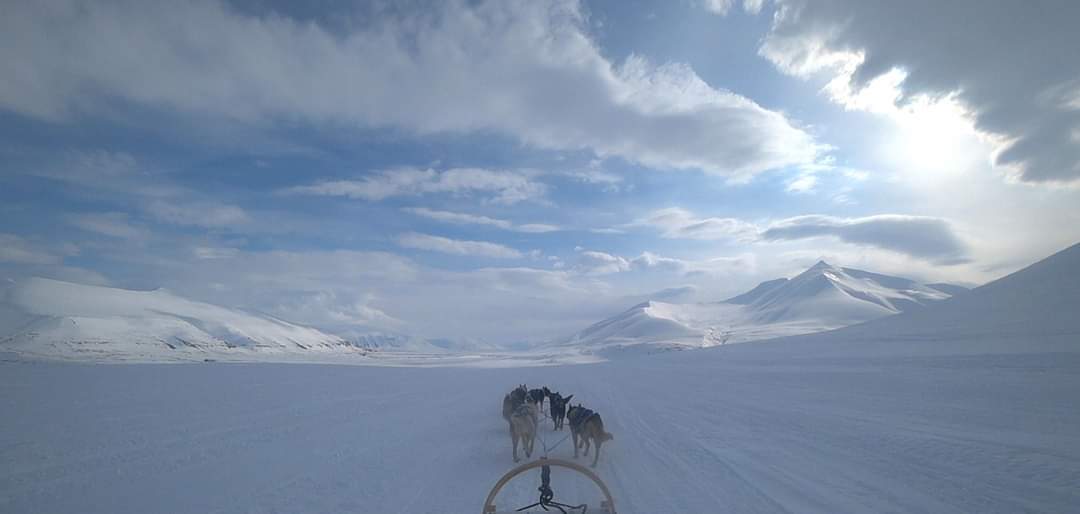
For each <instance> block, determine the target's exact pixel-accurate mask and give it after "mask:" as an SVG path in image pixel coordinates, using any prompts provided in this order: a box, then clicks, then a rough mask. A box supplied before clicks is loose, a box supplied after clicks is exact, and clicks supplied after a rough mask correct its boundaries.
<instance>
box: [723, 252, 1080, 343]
mask: <svg viewBox="0 0 1080 514" xmlns="http://www.w3.org/2000/svg"><path fill="white" fill-rule="evenodd" d="M1078 313H1080V244H1076V245H1073V246H1071V247H1069V248H1067V249H1065V250H1062V251H1060V252H1058V253H1056V254H1054V255H1052V256H1050V257H1047V258H1046V259H1043V260H1042V261H1039V262H1037V263H1035V264H1032V265H1031V266H1028V267H1027V268H1024V269H1022V270H1020V271H1017V272H1015V273H1013V274H1011V275H1008V276H1005V277H1003V278H1000V279H998V280H995V281H993V282H990V283H988V284H986V285H983V286H980V287H977V288H975V289H972V290H970V291H967V292H965V293H964V294H959V295H956V297H954V298H950V299H948V300H946V301H944V302H941V303H938V304H936V305H934V308H932V309H915V310H911V311H909V312H904V313H901V314H898V315H896V316H888V317H884V318H880V319H875V320H872V321H868V322H866V323H861V324H858V325H853V326H848V327H844V328H840V329H837V330H831V331H828V332H820V333H814V334H803V335H799V336H795V337H784V338H780V339H776V340H774V341H769V342H768V343H766V344H755V345H750V346H749V347H740V348H739V349H738V352H739V353H740V354H752V355H756V356H758V357H761V356H768V358H777V357H780V356H783V357H799V356H805V355H806V354H813V355H815V356H821V355H838V356H843V357H844V358H851V357H855V356H873V357H875V358H877V357H886V356H895V355H904V356H912V355H983V354H1011V353H1025V352H1033V351H1034V352H1054V353H1058V352H1075V351H1077V348H1080V316H1078V315H1077V314H1078Z"/></svg>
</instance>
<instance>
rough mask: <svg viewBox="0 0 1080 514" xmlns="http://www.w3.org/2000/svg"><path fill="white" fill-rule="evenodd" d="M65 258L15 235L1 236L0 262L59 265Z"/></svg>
mask: <svg viewBox="0 0 1080 514" xmlns="http://www.w3.org/2000/svg"><path fill="white" fill-rule="evenodd" d="M62 261H63V257H62V256H60V255H56V254H55V253H54V252H51V251H49V250H47V249H45V248H42V247H40V246H38V245H36V244H33V243H31V242H30V241H27V240H25V239H23V238H21V237H19V236H16V235H14V234H0V262H8V263H15V264H59V263H60V262H62Z"/></svg>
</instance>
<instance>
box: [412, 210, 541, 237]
mask: <svg viewBox="0 0 1080 514" xmlns="http://www.w3.org/2000/svg"><path fill="white" fill-rule="evenodd" d="M401 210H403V211H405V212H408V213H410V214H415V215H417V216H421V217H424V218H428V219H433V220H435V221H440V222H443V223H451V224H455V225H487V226H492V227H496V228H500V229H503V230H513V231H516V232H525V233H530V234H542V233H546V232H556V231H559V230H562V229H561V228H560V227H558V226H556V225H549V224H547V223H525V224H521V225H514V224H513V223H511V222H509V221H507V220H502V219H498V218H489V217H487V216H477V215H475V214H466V213H461V212H450V211H438V210H434V209H428V208H427V207H405V208H403V209H401Z"/></svg>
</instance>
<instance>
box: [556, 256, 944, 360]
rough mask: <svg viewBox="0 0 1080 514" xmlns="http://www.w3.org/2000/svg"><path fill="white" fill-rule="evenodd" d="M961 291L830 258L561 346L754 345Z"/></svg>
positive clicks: (615, 320) (644, 307) (610, 323)
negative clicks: (745, 289)
mask: <svg viewBox="0 0 1080 514" xmlns="http://www.w3.org/2000/svg"><path fill="white" fill-rule="evenodd" d="M961 291H964V289H963V288H961V287H959V286H951V285H947V284H938V285H928V284H921V283H919V282H916V281H914V280H910V279H906V278H900V277H893V276H889V275H882V274H878V273H871V272H868V271H862V270H857V269H852V268H839V267H835V266H832V265H830V264H828V263H826V262H824V261H822V262H818V263H817V264H815V265H814V266H812V267H810V268H809V269H807V270H806V271H804V272H802V273H801V274H799V275H798V276H796V277H794V278H791V279H787V278H781V279H776V280H770V281H767V282H762V283H761V284H759V285H758V286H757V287H755V288H754V289H752V290H750V291H748V292H746V293H743V294H741V295H738V296H735V297H733V298H730V299H728V300H725V301H723V302H715V303H694V304H675V303H665V302H657V301H648V302H644V303H641V304H638V305H635V306H634V307H631V308H630V309H628V310H627V311H625V312H623V313H621V314H619V315H617V316H614V317H612V318H609V319H606V320H604V321H601V322H599V323H596V324H594V325H592V326H590V327H588V328H586V329H585V330H582V331H581V332H578V333H577V334H575V335H574V336H572V337H570V338H569V339H567V340H565V341H562V342H560V343H558V345H559V346H564V347H576V348H578V349H583V350H585V351H589V352H593V353H597V352H601V353H611V352H627V351H652V350H653V349H655V347H657V346H659V347H668V346H690V347H702V346H713V345H717V344H723V343H729V342H732V343H733V342H745V341H753V340H758V339H767V338H773V337H781V336H787V335H796V334H805V333H810V332H820V331H824V330H831V329H835V328H839V327H844V326H848V325H852V324H856V323H861V322H864V321H868V320H872V319H876V318H881V317H884V316H889V315H892V314H897V313H901V312H908V311H912V310H915V309H917V308H919V307H921V306H924V305H926V304H929V303H934V302H940V301H942V300H945V299H948V298H950V297H951V296H953V295H954V294H960V292H961ZM639 345H643V346H639Z"/></svg>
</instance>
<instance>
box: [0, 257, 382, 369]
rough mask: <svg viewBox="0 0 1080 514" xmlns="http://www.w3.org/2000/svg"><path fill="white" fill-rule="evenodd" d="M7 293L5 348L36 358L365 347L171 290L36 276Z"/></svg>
mask: <svg viewBox="0 0 1080 514" xmlns="http://www.w3.org/2000/svg"><path fill="white" fill-rule="evenodd" d="M2 293H3V294H2V297H0V312H2V313H3V314H0V322H2V323H3V325H2V326H0V334H3V338H2V339H0V350H3V351H9V352H16V353H19V354H22V355H24V356H29V357H46V358H59V359H91V360H157V361H168V360H192V359H196V360H202V359H204V358H228V357H236V356H244V355H248V356H258V355H265V356H272V355H288V354H294V355H310V354H315V355H331V354H332V355H339V354H340V355H347V356H361V355H362V354H363V353H364V351H363V350H361V349H358V348H356V347H354V346H352V345H350V344H349V343H348V342H346V341H345V340H343V339H341V338H340V337H338V336H335V335H330V334H326V333H324V332H321V331H319V330H317V329H314V328H310V327H304V326H300V325H296V324H293V323H289V322H287V321H283V320H280V319H277V318H274V317H272V316H267V315H262V314H253V313H248V312H242V311H238V310H234V309H226V308H224V307H218V306H216V305H210V304H207V303H202V302H195V301H190V300H186V299H184V298H180V297H178V296H175V295H173V294H171V293H169V292H168V291H164V290H154V291H130V290H125V289H116V288H109V287H100V286H88V285H81V284H73V283H69V282H61V281H57V280H49V279H43V278H28V279H25V280H21V281H19V282H17V283H13V284H8V285H7V287H5V288H4V290H3V292H2Z"/></svg>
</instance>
